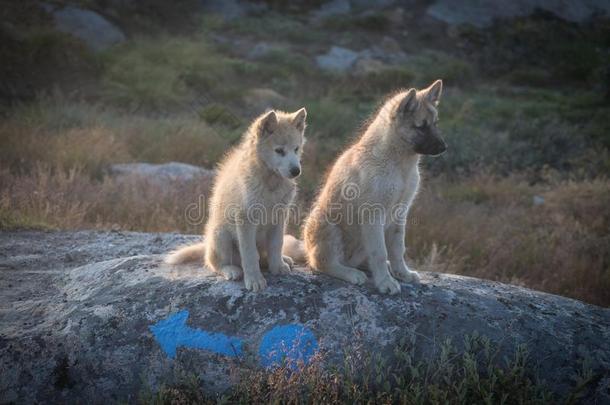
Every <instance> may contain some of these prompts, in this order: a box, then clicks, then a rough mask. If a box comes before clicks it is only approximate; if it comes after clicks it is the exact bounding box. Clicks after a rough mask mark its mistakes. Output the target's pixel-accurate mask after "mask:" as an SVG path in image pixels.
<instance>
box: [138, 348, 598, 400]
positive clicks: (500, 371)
mask: <svg viewBox="0 0 610 405" xmlns="http://www.w3.org/2000/svg"><path fill="white" fill-rule="evenodd" d="M356 339H357V338H356ZM456 343H457V345H454V344H452V343H451V342H449V341H446V342H443V343H439V344H438V347H437V348H435V350H434V352H433V353H430V355H429V356H427V358H426V359H425V360H421V359H418V357H419V356H418V355H417V354H416V350H415V346H416V345H415V340H414V339H406V338H405V339H403V341H402V342H400V343H399V344H398V345H397V347H396V348H395V350H394V353H393V354H392V356H391V358H392V361H389V360H388V359H389V358H386V357H383V356H381V355H380V354H379V353H371V352H370V351H369V350H367V349H366V348H365V347H362V345H358V344H357V343H355V342H352V344H353V346H351V347H348V348H347V349H346V350H345V353H344V354H343V358H344V363H343V364H341V365H340V366H337V367H329V366H328V365H325V363H326V362H325V360H326V359H324V356H323V355H318V356H316V357H315V358H314V359H312V361H311V362H310V363H309V364H308V365H303V364H300V365H298V366H297V367H294V366H293V367H291V366H290V365H285V366H281V367H277V368H275V369H262V370H261V369H260V368H258V367H255V366H248V365H241V367H240V368H239V369H237V370H236V371H235V373H234V376H233V377H234V378H235V385H234V386H233V387H232V388H231V389H230V390H228V391H227V392H225V393H224V394H223V395H222V396H216V395H210V394H209V393H206V392H205V391H204V390H202V388H201V382H200V381H199V380H198V379H197V378H196V377H194V376H192V377H190V378H183V379H182V380H183V381H178V382H176V383H175V384H172V385H168V386H164V387H161V388H160V389H159V390H157V391H156V392H154V393H152V392H144V393H143V394H142V395H141V396H140V398H139V402H140V403H150V404H177V403H179V404H208V403H209V404H213V403H216V404H219V403H240V404H354V403H356V404H407V405H420V404H421V405H424V404H473V403H485V404H492V403H504V404H546V403H549V404H550V403H557V402H558V401H560V399H559V398H557V397H556V396H554V395H553V394H552V393H551V392H550V391H549V390H548V388H547V387H546V386H545V385H544V384H543V383H542V382H541V381H540V380H539V379H538V378H537V376H536V375H535V374H534V373H533V372H532V370H535V369H536V365H535V364H532V362H531V361H530V360H529V359H528V356H527V351H526V350H525V349H524V348H518V349H517V350H516V351H515V353H514V354H513V356H512V357H507V358H504V359H503V361H500V359H499V358H498V353H499V351H498V347H496V346H494V345H493V344H491V343H490V341H489V340H488V339H486V338H484V337H480V336H466V337H465V338H464V342H456ZM458 345H463V346H464V349H463V350H457V349H456V346H458ZM588 382H589V380H588V379H587V374H586V373H583V375H582V376H577V384H575V385H578V384H581V385H582V386H585V387H586V385H587V383H588ZM579 394H580V393H579V392H578V391H577V390H576V389H575V390H574V391H573V394H572V395H574V398H575V399H578V397H579Z"/></svg>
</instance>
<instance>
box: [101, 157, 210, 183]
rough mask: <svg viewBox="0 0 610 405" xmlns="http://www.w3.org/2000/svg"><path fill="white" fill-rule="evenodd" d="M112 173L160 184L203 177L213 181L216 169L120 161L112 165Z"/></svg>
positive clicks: (174, 163)
mask: <svg viewBox="0 0 610 405" xmlns="http://www.w3.org/2000/svg"><path fill="white" fill-rule="evenodd" d="M110 174H111V175H112V176H114V177H116V178H119V179H120V178H127V177H138V178H139V179H143V180H147V181H150V182H152V183H155V184H158V185H161V186H162V185H169V184H172V183H175V182H184V181H191V180H194V179H201V180H203V181H205V182H209V183H211V182H212V179H213V178H214V174H215V173H214V171H213V170H209V169H205V168H203V167H199V166H193V165H189V164H187V163H180V162H169V163H161V164H153V163H119V164H114V165H112V166H110Z"/></svg>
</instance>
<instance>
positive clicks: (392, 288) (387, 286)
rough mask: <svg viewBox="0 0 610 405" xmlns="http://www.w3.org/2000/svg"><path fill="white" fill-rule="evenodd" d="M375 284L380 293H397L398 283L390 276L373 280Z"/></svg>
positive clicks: (398, 290) (398, 289)
mask: <svg viewBox="0 0 610 405" xmlns="http://www.w3.org/2000/svg"><path fill="white" fill-rule="evenodd" d="M375 286H376V287H377V290H379V292H380V293H382V294H398V293H399V292H400V284H398V281H396V280H395V279H394V278H392V277H391V276H389V275H388V276H387V277H384V278H382V279H379V280H375Z"/></svg>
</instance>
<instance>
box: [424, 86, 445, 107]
mask: <svg viewBox="0 0 610 405" xmlns="http://www.w3.org/2000/svg"><path fill="white" fill-rule="evenodd" d="M424 91H425V92H426V99H427V100H428V101H429V102H430V103H432V104H433V105H435V106H437V105H438V103H439V102H440V101H441V94H442V93H443V81H442V80H437V81H435V82H434V83H432V84H431V85H430V87H428V88H427V89H425V90H424Z"/></svg>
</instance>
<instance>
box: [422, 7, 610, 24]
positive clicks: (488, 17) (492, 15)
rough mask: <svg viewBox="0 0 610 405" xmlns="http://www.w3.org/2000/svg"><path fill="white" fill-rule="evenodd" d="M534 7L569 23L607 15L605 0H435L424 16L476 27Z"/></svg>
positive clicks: (520, 14)
mask: <svg viewBox="0 0 610 405" xmlns="http://www.w3.org/2000/svg"><path fill="white" fill-rule="evenodd" d="M537 9H539V10H544V11H547V12H550V13H552V14H554V15H556V16H557V17H560V18H563V19H564V20H567V21H572V22H579V23H582V22H585V21H586V20H588V19H589V18H591V17H594V16H598V15H606V16H607V15H609V14H610V2H608V1H606V0H581V1H572V0H513V1H502V0H477V1H472V0H437V1H435V2H434V4H432V5H431V6H430V7H429V8H428V10H427V13H428V15H430V16H432V17H434V18H436V19H438V20H441V21H444V22H446V23H448V24H451V25H454V24H463V23H468V24H472V25H474V26H476V27H481V28H483V27H488V26H490V25H491V24H492V23H493V20H494V19H496V18H512V17H521V16H527V15H530V14H532V13H533V12H534V11H536V10H537Z"/></svg>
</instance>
